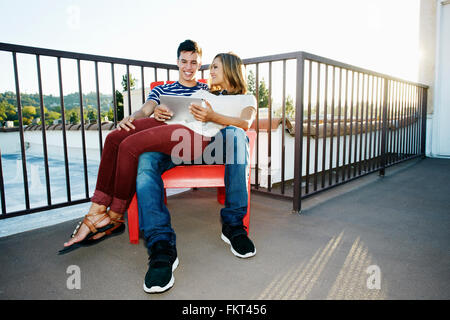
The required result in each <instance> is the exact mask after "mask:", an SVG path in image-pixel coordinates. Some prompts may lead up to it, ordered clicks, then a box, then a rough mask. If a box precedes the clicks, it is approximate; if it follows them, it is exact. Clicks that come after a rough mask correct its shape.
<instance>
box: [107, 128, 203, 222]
mask: <svg viewBox="0 0 450 320" xmlns="http://www.w3.org/2000/svg"><path fill="white" fill-rule="evenodd" d="M208 143H209V139H207V138H204V137H203V136H202V135H199V134H197V133H195V132H194V131H192V130H190V129H188V128H186V127H184V126H182V125H177V124H174V125H166V126H161V127H158V128H151V129H147V130H143V131H141V132H139V133H137V134H134V135H131V136H129V137H127V138H126V139H124V140H123V141H122V143H121V144H120V147H119V150H118V156H117V165H116V175H115V178H114V181H115V184H114V197H113V199H112V202H111V205H110V209H111V210H112V211H114V212H117V213H122V212H125V210H126V209H127V208H128V205H129V203H130V201H131V198H132V196H133V195H134V193H135V190H136V175H137V167H138V161H139V156H140V155H141V154H142V153H144V152H149V151H156V152H162V153H165V154H167V155H172V150H179V147H180V145H182V146H184V148H182V152H180V153H178V152H176V154H175V155H174V156H175V157H178V156H179V157H181V158H182V160H183V161H191V160H193V159H194V158H196V156H197V155H200V156H201V152H203V149H204V148H205V147H206V146H207V145H208ZM177 145H178V148H176V149H174V147H176V146H177ZM196 149H200V150H196Z"/></svg>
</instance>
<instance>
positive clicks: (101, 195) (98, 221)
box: [64, 118, 166, 247]
mask: <svg viewBox="0 0 450 320" xmlns="http://www.w3.org/2000/svg"><path fill="white" fill-rule="evenodd" d="M133 124H134V126H135V127H136V129H134V130H130V131H126V130H123V129H122V130H117V129H116V130H113V131H111V132H110V133H109V134H108V135H107V136H106V139H105V144H104V147H103V153H102V158H101V160H100V166H99V170H98V175H97V185H96V189H95V192H94V195H93V197H92V198H91V207H90V208H89V212H88V214H87V215H86V216H89V221H90V222H91V223H92V224H93V225H94V226H95V228H96V229H99V228H102V227H105V226H107V225H108V224H110V223H111V219H110V217H109V216H108V215H107V208H108V207H109V205H110V204H111V201H112V198H113V192H114V177H115V171H116V164H117V155H118V151H119V150H118V149H119V145H120V143H121V142H122V141H123V140H124V139H126V138H127V137H129V136H132V135H135V134H137V133H139V132H140V131H142V130H145V129H149V128H153V127H158V126H162V125H166V124H165V123H163V122H160V121H157V120H155V119H154V118H145V119H138V120H135V121H134V122H133ZM105 215H106V216H105ZM89 232H90V229H89V228H88V226H87V225H86V224H85V223H84V222H83V223H82V224H81V226H80V228H79V230H77V231H76V234H75V236H74V237H72V238H71V239H70V240H69V241H67V242H66V243H64V246H65V247H67V246H71V245H72V244H74V243H76V242H80V241H81V240H83V239H84V238H85V237H86V236H87V235H88V234H89ZM102 236H104V233H99V234H97V235H95V236H94V237H92V238H93V239H97V238H100V237H102Z"/></svg>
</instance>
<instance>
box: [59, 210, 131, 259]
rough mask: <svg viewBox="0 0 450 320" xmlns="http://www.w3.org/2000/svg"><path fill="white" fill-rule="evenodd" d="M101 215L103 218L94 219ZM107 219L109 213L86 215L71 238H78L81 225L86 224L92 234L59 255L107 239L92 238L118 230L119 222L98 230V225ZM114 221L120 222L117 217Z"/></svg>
mask: <svg viewBox="0 0 450 320" xmlns="http://www.w3.org/2000/svg"><path fill="white" fill-rule="evenodd" d="M99 215H102V217H101V218H99V219H97V220H95V219H92V218H93V217H95V216H99ZM122 216H123V215H122ZM107 217H109V214H108V212H100V213H88V214H87V215H85V216H84V219H83V220H82V221H80V222H78V224H77V226H76V227H75V230H74V231H73V232H72V235H71V238H73V237H75V236H76V234H77V233H78V230H79V229H80V227H81V225H83V224H85V225H86V226H87V227H88V228H89V231H90V232H89V233H88V234H87V235H86V237H85V238H84V239H83V240H81V241H79V242H75V243H73V244H72V245H70V246H68V247H65V248H63V249H62V250H60V251H59V252H58V253H59V254H64V253H68V252H70V251H73V250H75V249H78V248H80V247H85V246H89V245H92V244H95V243H98V242H99V241H98V240H100V239H103V238H105V237H101V238H99V239H92V237H94V236H95V235H97V234H99V233H102V232H105V233H106V232H107V231H109V230H110V229H112V228H115V229H118V227H119V226H116V223H117V222H116V223H109V224H107V225H106V226H103V227H100V228H98V229H97V228H96V225H97V224H98V223H100V222H101V221H103V220H104V219H106V218H107ZM110 219H111V221H113V219H112V218H111V217H110ZM114 221H119V219H118V218H117V217H115V218H114ZM124 229H125V228H124Z"/></svg>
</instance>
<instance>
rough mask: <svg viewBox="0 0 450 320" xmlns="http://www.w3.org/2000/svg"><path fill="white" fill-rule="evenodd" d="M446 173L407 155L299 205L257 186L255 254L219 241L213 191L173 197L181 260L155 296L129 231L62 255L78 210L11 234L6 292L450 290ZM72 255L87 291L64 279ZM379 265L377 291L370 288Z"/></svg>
mask: <svg viewBox="0 0 450 320" xmlns="http://www.w3.org/2000/svg"><path fill="white" fill-rule="evenodd" d="M448 181H450V160H448V159H436V158H426V159H423V160H421V159H420V160H410V161H407V162H403V163H401V164H399V165H397V166H394V167H389V168H388V169H387V170H386V175H385V176H384V177H379V176H378V175H377V174H376V173H374V174H369V175H367V176H364V177H362V178H360V179H357V180H354V181H351V182H348V183H346V184H344V185H341V186H339V187H336V188H333V189H330V190H328V191H324V192H323V193H320V194H318V195H316V196H314V197H310V198H307V199H306V200H304V201H303V202H302V208H303V211H302V213H301V215H297V214H292V202H291V201H287V200H282V199H274V198H272V197H267V196H264V195H261V194H258V193H257V192H254V193H252V201H251V223H250V233H251V238H252V239H253V240H254V242H255V244H256V247H257V254H256V256H255V257H253V258H251V259H248V260H241V259H238V258H235V257H234V256H233V255H232V253H231V252H230V250H229V248H228V247H227V245H225V244H224V243H223V241H222V240H221V239H220V223H219V215H218V212H219V210H220V205H219V204H218V203H217V201H215V194H214V191H213V190H208V189H200V190H196V191H188V192H184V193H181V194H177V195H174V196H172V197H170V198H169V210H170V211H171V214H172V224H173V227H174V229H175V230H176V232H177V249H178V255H179V259H180V266H179V267H178V269H177V270H176V271H175V278H176V281H175V285H174V287H173V288H172V289H171V290H169V291H167V292H165V293H162V294H158V295H148V294H146V293H145V292H144V291H143V290H142V283H143V279H144V275H145V273H146V271H147V259H148V256H147V251H146V247H145V245H144V241H140V244H139V245H132V244H130V243H129V242H128V234H127V233H124V234H122V235H121V236H118V237H115V238H111V239H108V240H106V241H104V242H101V243H99V244H97V245H95V246H93V247H89V248H81V249H79V250H76V251H74V252H72V253H70V254H67V255H63V256H58V255H57V252H58V250H59V249H60V248H61V246H62V243H63V242H64V241H65V240H66V239H67V238H68V236H69V235H70V233H71V232H72V230H73V228H74V226H75V222H76V220H73V221H69V222H64V223H59V224H57V225H54V226H48V227H44V228H39V229H36V230H32V231H27V232H23V233H19V234H15V235H11V236H7V237H3V238H0V252H2V254H1V255H0V265H1V266H2V272H0V299H144V300H166V299H169V300H172V299H199V300H203V299H219V300H221V299H227V300H233V299H295V300H297V299H450V251H449V249H448V248H449V245H450V233H449V230H450V209H449V208H450V198H449V197H448V195H449V194H450V184H449V183H448ZM65 210H67V211H70V210H72V209H71V207H68V208H65ZM141 240H142V239H141ZM71 265H77V266H79V268H80V272H81V289H73V290H69V289H68V288H67V280H68V277H69V276H70V274H68V273H67V270H68V267H69V266H71ZM370 266H375V269H374V268H373V267H372V268H369V267H370ZM377 267H378V271H379V273H378V275H380V278H379V279H380V289H377V288H369V287H370V286H368V285H367V283H368V281H367V280H368V279H369V277H371V276H373V275H374V274H375V273H376V272H375V273H372V274H371V272H374V271H373V270H377V269H376V268H377ZM371 279H372V278H371Z"/></svg>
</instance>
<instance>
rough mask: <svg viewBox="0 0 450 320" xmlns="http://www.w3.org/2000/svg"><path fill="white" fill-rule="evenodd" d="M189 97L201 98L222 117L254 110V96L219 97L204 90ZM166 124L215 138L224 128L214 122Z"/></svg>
mask: <svg viewBox="0 0 450 320" xmlns="http://www.w3.org/2000/svg"><path fill="white" fill-rule="evenodd" d="M191 97H195V98H202V99H204V100H207V101H208V102H209V103H210V104H211V107H212V109H213V110H214V111H215V112H217V113H220V114H222V115H224V116H229V117H236V118H239V117H240V116H241V113H242V110H244V109H245V108H247V107H253V108H255V109H256V99H255V96H253V95H250V94H237V95H219V96H216V95H214V94H212V93H210V92H208V91H206V90H199V91H197V92H195V93H193V94H192V95H191ZM202 107H204V108H205V107H206V105H205V103H202ZM166 123H167V124H182V125H184V126H186V127H188V128H189V129H191V130H193V131H195V132H196V133H198V134H201V135H203V136H207V137H213V136H215V135H216V134H217V133H218V132H219V131H220V130H221V129H222V128H223V127H224V126H223V125H220V124H217V123H214V122H201V121H197V120H195V119H194V120H180V121H174V120H167V121H166Z"/></svg>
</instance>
